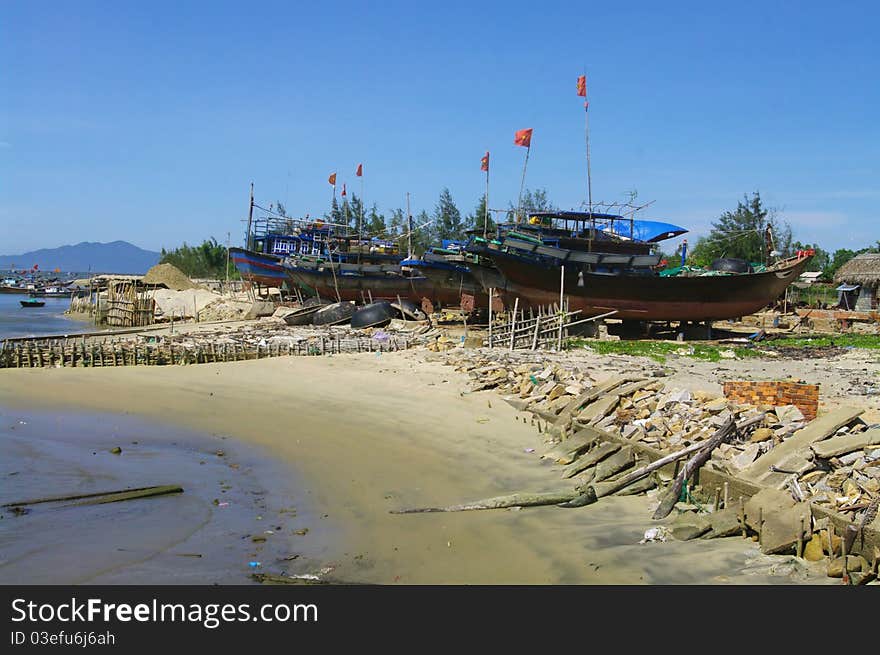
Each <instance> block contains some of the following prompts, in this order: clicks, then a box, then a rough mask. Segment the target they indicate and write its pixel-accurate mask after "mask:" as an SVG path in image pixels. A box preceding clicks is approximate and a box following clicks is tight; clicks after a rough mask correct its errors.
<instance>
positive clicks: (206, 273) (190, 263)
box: [159, 237, 239, 279]
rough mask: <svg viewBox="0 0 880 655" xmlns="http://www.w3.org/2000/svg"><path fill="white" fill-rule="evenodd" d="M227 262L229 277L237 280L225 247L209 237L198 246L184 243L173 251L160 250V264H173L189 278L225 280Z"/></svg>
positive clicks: (235, 271) (236, 273) (233, 266)
mask: <svg viewBox="0 0 880 655" xmlns="http://www.w3.org/2000/svg"><path fill="white" fill-rule="evenodd" d="M227 261H229V277H230V278H234V279H238V277H239V275H238V271H237V270H236V268H235V265H234V264H233V263H232V261H231V260H229V258H228V254H227V250H226V246H224V245H222V244H220V243H218V242H217V239H215V238H214V237H211V238H210V239H208V240H206V241H204V242H202V244H201V245H199V246H189V245H187V244H186V243H184V244H183V245H182V246H180V247H179V248H175V249H174V250H170V251H168V250H165V248H162V252H161V257H160V259H159V263H160V264H173V265H174V266H176V267H177V268H179V269H180V270H181V271H183V273H185V274H186V275H187V276H189V277H195V278H214V279H225V278H226V266H227Z"/></svg>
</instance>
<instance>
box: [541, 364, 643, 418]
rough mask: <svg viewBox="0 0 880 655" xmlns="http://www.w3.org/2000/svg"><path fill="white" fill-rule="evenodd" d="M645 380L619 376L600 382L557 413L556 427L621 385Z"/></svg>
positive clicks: (630, 376)
mask: <svg viewBox="0 0 880 655" xmlns="http://www.w3.org/2000/svg"><path fill="white" fill-rule="evenodd" d="M645 379H647V378H642V377H637V376H632V375H619V376H615V377H612V378H609V379H608V380H605V382H602V383H601V384H598V385H596V386H595V387H593V388H591V389H587V390H586V391H584V392H583V393H582V394H580V395H579V396H577V397H576V398H574V399H573V400H572V401H571V402H569V403H568V405H566V407H565V408H564V409H563V410H562V411H561V412H560V413H559V416H558V418H557V421H556V425H562V424H564V423H565V422H566V421H568V419H570V418H571V417H572V416H573V415H574V414H576V413H577V412H578V410H579V409H580V408H581V407H583V406H584V405H587V404H589V403H591V402H593V401H594V400H596V399H597V398H598V397H599V396H603V395H605V394H606V393H608V392H609V391H611V390H612V389H615V388H617V387H619V386H620V385H621V384H625V383H627V382H634V381H637V380H645Z"/></svg>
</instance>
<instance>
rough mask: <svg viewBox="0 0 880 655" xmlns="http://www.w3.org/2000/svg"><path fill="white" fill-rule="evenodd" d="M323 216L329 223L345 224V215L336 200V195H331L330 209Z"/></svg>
mask: <svg viewBox="0 0 880 655" xmlns="http://www.w3.org/2000/svg"><path fill="white" fill-rule="evenodd" d="M324 218H325V219H326V220H327V221H328V222H330V223H336V225H344V224H345V215H344V214H343V211H342V208H341V207H340V206H339V202H338V201H337V200H336V196H334V197H333V201H332V202H331V203H330V211H329V212H327V213H326V214H324Z"/></svg>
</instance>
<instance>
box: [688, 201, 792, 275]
mask: <svg viewBox="0 0 880 655" xmlns="http://www.w3.org/2000/svg"><path fill="white" fill-rule="evenodd" d="M768 227H769V228H770V230H771V233H772V237H773V246H774V249H775V250H776V251H777V252H779V253H780V254H781V255H782V256H786V255H788V254H790V252H791V244H792V234H791V227H790V226H789V225H788V223H786V222H784V221H780V220H779V219H778V218H777V216H776V210H774V209H772V208H767V207H765V206H764V204H763V202H762V201H761V194H760V193H758V192H757V191H755V192H754V193H753V194H752V197H751V198H749V197H748V195H745V196H743V199H742V200H741V201H739V202H738V203H737V206H736V209H735V210H734V211H726V212H724V213H723V214H722V215H721V216H720V217H719V218H718V220H717V221H714V222H713V223H712V231H711V232H709V236H707V237H700V239H699V240H698V241H697V243H696V245H695V246H694V249H693V251H692V252H691V256H690V257H689V258H688V260H689V261H690V262H691V263H693V264H697V265H699V266H707V265H708V264H710V263H711V262H712V260H713V259H716V258H719V257H732V258H736V259H744V260H745V261H747V262H761V263H765V262H767V261H768V254H769V253H768V252H767V247H766V241H765V239H766V237H765V232H766V230H767V228H768Z"/></svg>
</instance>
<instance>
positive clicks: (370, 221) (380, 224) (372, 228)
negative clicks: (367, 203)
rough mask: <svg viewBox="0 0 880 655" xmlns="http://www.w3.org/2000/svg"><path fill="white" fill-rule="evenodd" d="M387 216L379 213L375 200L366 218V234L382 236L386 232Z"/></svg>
mask: <svg viewBox="0 0 880 655" xmlns="http://www.w3.org/2000/svg"><path fill="white" fill-rule="evenodd" d="M385 230H386V228H385V216H384V214H380V213H379V208H378V207H377V206H376V203H375V202H374V203H373V204H372V206H371V207H370V211H368V212H367V215H366V217H365V219H364V234H367V235H369V236H378V237H381V236H383V235H384V234H385Z"/></svg>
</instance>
